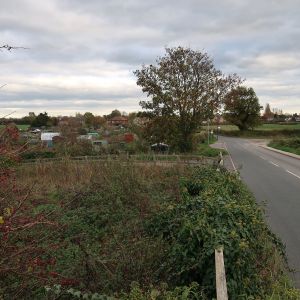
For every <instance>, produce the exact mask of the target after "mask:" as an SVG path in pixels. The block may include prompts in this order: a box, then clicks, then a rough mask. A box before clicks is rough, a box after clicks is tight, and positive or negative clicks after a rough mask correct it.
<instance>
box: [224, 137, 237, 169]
mask: <svg viewBox="0 0 300 300" xmlns="http://www.w3.org/2000/svg"><path fill="white" fill-rule="evenodd" d="M224 147H225V150H226V151H227V153H228V156H229V158H230V161H231V164H232V166H233V169H234V172H237V169H236V167H235V165H234V162H233V160H232V157H231V154H230V153H229V151H228V148H227V146H226V143H225V142H224Z"/></svg>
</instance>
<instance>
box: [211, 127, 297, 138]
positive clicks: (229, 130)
mask: <svg viewBox="0 0 300 300" xmlns="http://www.w3.org/2000/svg"><path fill="white" fill-rule="evenodd" d="M220 127H221V129H220V130H219V133H220V134H221V135H225V136H236V137H245V138H260V137H261V138H265V137H268V138H270V137H271V138H272V137H296V136H300V124H282V125H281V124H263V125H261V126H258V127H256V128H255V129H254V130H245V131H240V130H239V129H238V128H237V126H235V125H221V126H220ZM213 128H214V130H215V132H216V130H217V126H213Z"/></svg>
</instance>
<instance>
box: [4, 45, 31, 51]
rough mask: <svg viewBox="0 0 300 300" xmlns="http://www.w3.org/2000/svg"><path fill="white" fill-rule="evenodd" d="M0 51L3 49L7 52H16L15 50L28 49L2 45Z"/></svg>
mask: <svg viewBox="0 0 300 300" xmlns="http://www.w3.org/2000/svg"><path fill="white" fill-rule="evenodd" d="M2 49H5V50H7V51H11V50H16V49H29V48H26V47H15V46H10V45H3V46H0V50H2Z"/></svg>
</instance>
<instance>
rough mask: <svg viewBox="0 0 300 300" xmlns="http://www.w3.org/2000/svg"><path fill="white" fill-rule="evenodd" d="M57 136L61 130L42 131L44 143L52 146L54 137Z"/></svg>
mask: <svg viewBox="0 0 300 300" xmlns="http://www.w3.org/2000/svg"><path fill="white" fill-rule="evenodd" d="M55 136H60V133H59V132H42V133H41V141H42V144H44V145H46V146H47V147H49V148H51V147H52V146H53V138H54V137H55Z"/></svg>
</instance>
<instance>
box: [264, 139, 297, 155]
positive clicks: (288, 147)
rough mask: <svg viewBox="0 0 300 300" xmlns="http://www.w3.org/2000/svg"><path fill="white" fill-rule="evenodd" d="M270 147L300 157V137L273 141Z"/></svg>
mask: <svg viewBox="0 0 300 300" xmlns="http://www.w3.org/2000/svg"><path fill="white" fill-rule="evenodd" d="M268 146H269V147H272V148H275V149H278V150H282V151H286V152H290V153H294V154H297V155H300V137H298V138H289V139H278V138H277V139H273V140H272V141H271V142H270V143H269V144H268Z"/></svg>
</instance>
